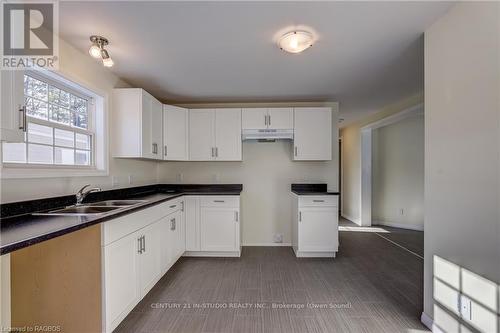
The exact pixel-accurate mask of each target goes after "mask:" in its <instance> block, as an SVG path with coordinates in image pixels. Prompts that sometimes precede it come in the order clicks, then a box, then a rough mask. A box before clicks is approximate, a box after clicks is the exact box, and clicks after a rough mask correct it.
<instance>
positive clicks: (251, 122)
mask: <svg viewBox="0 0 500 333" xmlns="http://www.w3.org/2000/svg"><path fill="white" fill-rule="evenodd" d="M241 117H242V128H243V129H266V128H267V109H266V108H252V109H243V110H242V111H241Z"/></svg>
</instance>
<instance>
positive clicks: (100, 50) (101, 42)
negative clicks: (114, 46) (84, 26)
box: [89, 35, 114, 67]
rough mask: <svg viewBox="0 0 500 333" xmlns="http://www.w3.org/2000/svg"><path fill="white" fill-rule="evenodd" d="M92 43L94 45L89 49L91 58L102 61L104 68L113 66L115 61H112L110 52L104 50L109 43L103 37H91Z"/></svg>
mask: <svg viewBox="0 0 500 333" xmlns="http://www.w3.org/2000/svg"><path fill="white" fill-rule="evenodd" d="M90 41H91V42H92V45H91V46H90V48H89V54H90V56H92V57H93V58H96V59H102V64H103V66H104V67H111V66H113V64H114V62H113V59H111V57H110V56H109V53H108V51H107V50H106V49H105V48H104V47H105V46H106V45H108V44H109V41H108V40H107V39H106V38H104V37H102V36H96V35H92V36H90Z"/></svg>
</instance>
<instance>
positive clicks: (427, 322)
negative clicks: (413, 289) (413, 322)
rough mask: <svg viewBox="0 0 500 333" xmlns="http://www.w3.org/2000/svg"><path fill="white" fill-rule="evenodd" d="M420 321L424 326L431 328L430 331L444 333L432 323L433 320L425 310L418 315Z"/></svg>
mask: <svg viewBox="0 0 500 333" xmlns="http://www.w3.org/2000/svg"><path fill="white" fill-rule="evenodd" d="M420 321H421V322H422V324H424V326H425V327H427V328H428V329H430V330H431V332H432V333H445V332H443V331H442V330H441V329H440V328H439V327H437V326H436V325H434V320H432V318H431V317H430V316H429V315H428V314H427V313H425V312H422V315H421V316H420Z"/></svg>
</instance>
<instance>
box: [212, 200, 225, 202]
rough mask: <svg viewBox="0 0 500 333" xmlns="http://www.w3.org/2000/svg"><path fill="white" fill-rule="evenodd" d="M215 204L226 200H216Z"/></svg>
mask: <svg viewBox="0 0 500 333" xmlns="http://www.w3.org/2000/svg"><path fill="white" fill-rule="evenodd" d="M214 202H225V201H224V200H214Z"/></svg>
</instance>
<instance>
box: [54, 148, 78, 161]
mask: <svg viewBox="0 0 500 333" xmlns="http://www.w3.org/2000/svg"><path fill="white" fill-rule="evenodd" d="M54 149H55V151H54V155H55V163H56V164H72V165H73V164H75V151H74V150H73V149H68V148H59V147H55V148H54Z"/></svg>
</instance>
